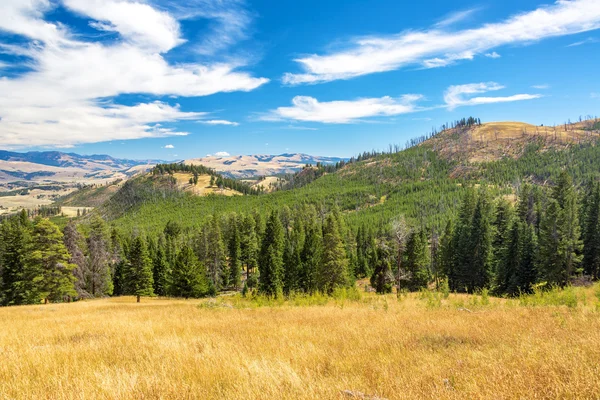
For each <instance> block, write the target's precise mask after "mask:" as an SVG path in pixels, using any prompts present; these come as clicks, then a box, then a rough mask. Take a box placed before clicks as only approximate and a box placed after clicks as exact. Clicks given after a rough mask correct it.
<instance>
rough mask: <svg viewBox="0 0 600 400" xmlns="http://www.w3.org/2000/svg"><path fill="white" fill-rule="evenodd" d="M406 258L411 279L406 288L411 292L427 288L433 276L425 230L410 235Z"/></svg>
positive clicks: (406, 266)
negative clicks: (430, 269)
mask: <svg viewBox="0 0 600 400" xmlns="http://www.w3.org/2000/svg"><path fill="white" fill-rule="evenodd" d="M404 256H405V261H404V268H405V270H406V271H407V272H408V274H409V277H410V278H409V279H408V281H407V283H406V288H407V289H408V290H411V291H417V290H420V289H423V288H426V287H427V284H428V283H429V280H430V278H431V274H430V271H429V263H430V259H429V249H428V247H427V234H426V233H425V231H424V230H423V229H421V230H419V231H413V232H412V233H411V234H410V235H409V237H408V240H407V242H406V251H405V253H404Z"/></svg>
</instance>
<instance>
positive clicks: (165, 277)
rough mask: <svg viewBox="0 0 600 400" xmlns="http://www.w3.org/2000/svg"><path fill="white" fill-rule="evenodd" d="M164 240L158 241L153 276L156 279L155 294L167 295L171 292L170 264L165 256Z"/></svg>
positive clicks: (153, 261) (153, 263)
mask: <svg viewBox="0 0 600 400" xmlns="http://www.w3.org/2000/svg"><path fill="white" fill-rule="evenodd" d="M163 243H164V241H160V240H159V242H158V246H157V249H156V253H155V254H154V257H153V260H152V278H153V280H154V294H156V295H157V296H166V295H168V294H169V278H170V270H171V268H170V266H169V264H168V263H167V257H166V256H165V252H164V250H163V248H164V244H163Z"/></svg>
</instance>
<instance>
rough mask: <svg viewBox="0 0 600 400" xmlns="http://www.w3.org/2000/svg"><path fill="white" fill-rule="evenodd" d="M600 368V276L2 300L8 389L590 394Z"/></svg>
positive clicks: (50, 394)
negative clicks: (389, 289)
mask: <svg viewBox="0 0 600 400" xmlns="http://www.w3.org/2000/svg"><path fill="white" fill-rule="evenodd" d="M599 377H600V287H599V286H596V287H591V288H585V289H584V288H573V289H567V290H564V291H558V290H557V291H552V292H550V293H541V292H540V293H537V294H535V295H531V296H527V297H522V298H520V299H511V300H507V299H497V298H492V297H489V296H487V294H486V293H481V294H479V295H473V296H468V295H457V294H449V295H448V294H446V295H444V294H442V293H436V292H422V293H416V294H402V295H400V296H397V295H395V294H394V295H389V296H376V295H374V294H370V293H361V292H357V291H350V292H340V293H337V295H336V297H335V298H326V297H321V296H312V297H295V298H291V299H289V300H285V301H284V300H272V299H266V298H256V299H252V300H249V299H245V298H242V297H241V296H239V295H232V296H224V297H220V298H217V299H204V300H187V301H186V300H172V299H156V298H154V299H150V298H144V299H142V303H140V304H136V302H135V299H134V298H133V297H122V298H111V299H101V300H92V301H82V302H77V303H72V304H49V305H39V306H24V307H12V308H3V309H0V398H2V399H5V398H8V399H13V398H15V399H17V398H18V399H352V398H355V399H356V398H358V399H419V398H424V399H479V398H485V399H525V398H526V399H543V398H548V399H554V398H561V399H581V398H599V397H600V379H599Z"/></svg>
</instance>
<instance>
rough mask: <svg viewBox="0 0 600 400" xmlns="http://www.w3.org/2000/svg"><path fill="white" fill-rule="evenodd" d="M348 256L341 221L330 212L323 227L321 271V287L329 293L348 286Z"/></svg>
mask: <svg viewBox="0 0 600 400" xmlns="http://www.w3.org/2000/svg"><path fill="white" fill-rule="evenodd" d="M348 283H349V279H348V258H347V255H346V249H345V247H344V242H343V241H342V237H341V235H340V232H339V222H338V221H337V218H336V217H335V215H334V214H330V215H329V216H328V217H327V220H326V221H325V226H324V227H323V262H322V264H321V270H320V271H319V288H320V289H321V290H322V291H323V292H324V293H327V294H331V293H333V291H334V290H335V289H336V288H339V287H344V286H347V285H348Z"/></svg>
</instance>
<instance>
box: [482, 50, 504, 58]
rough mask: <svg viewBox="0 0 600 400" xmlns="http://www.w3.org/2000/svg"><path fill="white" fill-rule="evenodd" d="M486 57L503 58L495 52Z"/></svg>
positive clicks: (487, 54)
mask: <svg viewBox="0 0 600 400" xmlns="http://www.w3.org/2000/svg"><path fill="white" fill-rule="evenodd" d="M485 56H486V57H488V58H500V57H502V56H501V55H500V54H498V53H496V52H495V51H493V52H491V53H486V54H485Z"/></svg>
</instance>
